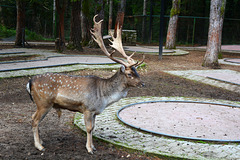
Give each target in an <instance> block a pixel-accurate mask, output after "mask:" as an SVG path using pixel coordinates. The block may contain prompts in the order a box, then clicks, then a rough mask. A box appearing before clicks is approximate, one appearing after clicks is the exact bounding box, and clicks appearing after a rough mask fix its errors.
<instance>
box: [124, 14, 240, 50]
mask: <svg viewBox="0 0 240 160" xmlns="http://www.w3.org/2000/svg"><path fill="white" fill-rule="evenodd" d="M146 19H147V23H146V26H145V28H146V30H145V32H146V37H145V39H143V34H142V21H143V16H142V15H136V16H126V17H125V20H124V29H134V30H137V41H138V42H144V41H145V42H148V40H149V39H150V40H151V41H150V42H151V43H155V42H156V43H157V42H158V41H159V30H160V29H159V28H160V15H153V21H152V29H151V30H152V32H151V33H150V25H149V24H150V17H149V16H146ZM168 22H169V16H164V37H166V35H167V27H168ZM208 27H209V18H208V17H193V16H179V21H178V28H177V38H176V43H177V44H183V45H196V44H198V45H206V44H207V39H208ZM164 39H165V40H166V38H164ZM222 44H240V19H231V18H225V19H224V24H223V32H222Z"/></svg>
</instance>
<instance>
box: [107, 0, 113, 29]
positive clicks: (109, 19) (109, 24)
mask: <svg viewBox="0 0 240 160" xmlns="http://www.w3.org/2000/svg"><path fill="white" fill-rule="evenodd" d="M112 10H113V0H110V3H109V18H108V31H110V29H112V17H113V16H112V12H113V11H112Z"/></svg>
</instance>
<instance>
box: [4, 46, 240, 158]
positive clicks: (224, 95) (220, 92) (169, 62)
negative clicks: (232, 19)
mask: <svg viewBox="0 0 240 160" xmlns="http://www.w3.org/2000/svg"><path fill="white" fill-rule="evenodd" d="M3 47H4V46H1V48H3ZM10 47H11V46H10ZM8 48H9V46H8ZM49 48H50V49H53V48H51V47H49ZM45 49H46V48H45ZM84 50H85V51H84V52H77V51H65V52H64V53H65V54H95V55H96V54H97V55H103V53H102V52H101V51H100V49H90V48H85V49H84ZM203 56H204V52H200V51H190V54H189V55H185V56H163V59H162V60H161V61H159V60H158V56H154V55H146V60H145V62H146V63H147V66H146V67H144V68H140V69H139V70H138V72H139V74H140V76H141V78H142V80H143V81H144V82H145V87H142V88H132V89H131V90H130V91H129V93H128V97H136V96H160V97H165V96H181V97H204V98H213V99H225V100H231V101H240V95H239V94H237V93H234V92H231V91H227V90H224V89H221V88H217V87H213V86H210V85H206V84H202V83H200V82H196V81H191V80H186V79H184V78H179V77H177V76H173V75H170V74H167V73H164V72H162V71H163V70H190V69H194V70H204V69H207V68H203V67H201V63H202V60H203ZM223 57H228V58H240V55H239V54H238V55H237V54H227V53H223ZM28 58H29V57H28ZM141 58H142V55H140V54H136V56H134V59H139V60H140V59H141ZM16 59H18V58H17V57H15V58H13V59H10V60H16ZM5 60H8V59H5ZM221 67H222V68H223V69H231V70H235V71H240V67H238V66H230V65H221ZM67 74H75V75H87V74H93V75H97V76H100V77H109V76H111V75H113V74H114V73H113V71H112V70H84V71H77V72H70V73H67ZM28 79H29V77H21V78H9V79H0V88H1V89H0V102H1V112H0V132H1V134H0V159H158V158H157V157H155V156H153V155H150V156H148V155H146V154H144V153H139V152H133V151H129V150H126V149H123V148H119V147H116V146H113V145H111V144H108V143H105V142H102V141H100V140H97V139H94V144H95V146H96V148H97V152H96V153H95V154H94V155H90V154H88V153H87V151H86V149H85V143H86V135H85V133H84V132H82V131H80V130H79V129H78V128H76V127H75V126H74V125H73V123H72V121H73V116H74V113H73V112H70V111H63V116H62V117H61V119H60V120H59V119H58V116H57V114H56V113H55V111H53V110H52V111H50V113H49V114H48V115H47V116H46V118H45V119H44V121H43V122H42V123H41V126H40V135H41V137H42V139H43V140H44V142H45V143H44V146H45V147H46V151H45V152H40V151H38V150H36V149H35V147H34V144H33V136H32V130H31V115H32V114H33V113H34V111H35V110H36V106H35V104H33V103H32V102H31V100H30V98H29V96H28V94H27V92H26V91H25V86H26V83H27V81H28Z"/></svg>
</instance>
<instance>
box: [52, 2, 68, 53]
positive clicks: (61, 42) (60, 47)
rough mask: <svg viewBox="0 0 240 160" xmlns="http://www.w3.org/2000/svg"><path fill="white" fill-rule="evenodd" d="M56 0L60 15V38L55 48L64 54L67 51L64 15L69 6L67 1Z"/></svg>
mask: <svg viewBox="0 0 240 160" xmlns="http://www.w3.org/2000/svg"><path fill="white" fill-rule="evenodd" d="M60 1H61V0H56V9H57V13H58V15H59V27H58V28H59V36H58V39H57V40H56V41H55V48H56V50H57V51H59V52H62V51H63V50H64V49H65V36H64V13H65V8H66V5H67V0H62V1H61V2H62V4H60V3H61V2H60Z"/></svg>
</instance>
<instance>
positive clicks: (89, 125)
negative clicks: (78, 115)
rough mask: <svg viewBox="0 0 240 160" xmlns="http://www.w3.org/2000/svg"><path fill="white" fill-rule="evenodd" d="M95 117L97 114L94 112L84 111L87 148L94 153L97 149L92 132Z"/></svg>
mask: <svg viewBox="0 0 240 160" xmlns="http://www.w3.org/2000/svg"><path fill="white" fill-rule="evenodd" d="M95 117H96V115H95V114H94V113H91V112H89V111H86V112H85V113H84V122H85V126H86V130H87V143H86V148H87V150H88V153H90V154H93V151H94V150H96V149H95V147H94V145H93V142H92V132H93V129H94V125H95Z"/></svg>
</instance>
